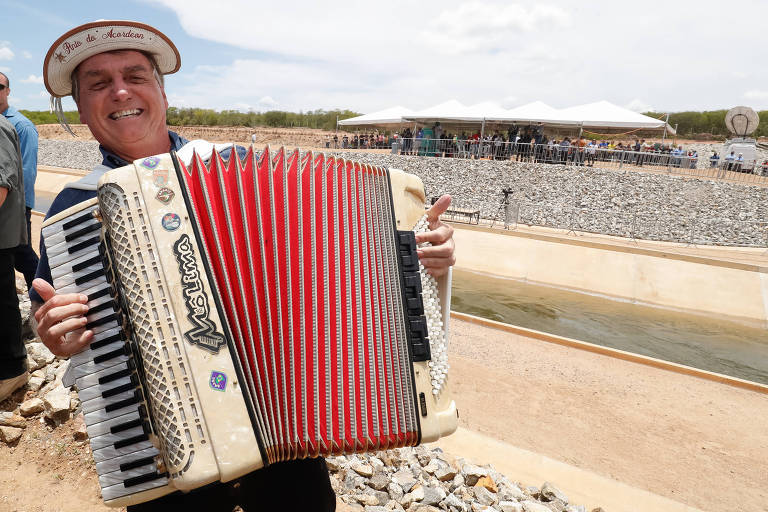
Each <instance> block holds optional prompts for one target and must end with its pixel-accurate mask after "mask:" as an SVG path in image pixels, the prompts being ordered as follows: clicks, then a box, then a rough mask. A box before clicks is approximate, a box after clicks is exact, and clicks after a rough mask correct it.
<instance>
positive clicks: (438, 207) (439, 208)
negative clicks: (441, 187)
mask: <svg viewBox="0 0 768 512" xmlns="http://www.w3.org/2000/svg"><path fill="white" fill-rule="evenodd" d="M449 206H451V196H449V195H447V194H446V195H442V196H440V199H438V200H437V201H436V202H435V204H433V205H432V206H431V207H430V208H429V210H427V212H426V213H427V220H429V221H430V222H432V221H435V220H437V219H439V218H440V216H441V215H442V214H444V213H445V212H446V210H448V207H449Z"/></svg>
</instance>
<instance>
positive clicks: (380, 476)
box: [368, 472, 389, 491]
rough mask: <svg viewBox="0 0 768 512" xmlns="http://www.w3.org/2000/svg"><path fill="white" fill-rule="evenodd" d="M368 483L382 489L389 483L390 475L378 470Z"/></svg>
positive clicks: (378, 489)
mask: <svg viewBox="0 0 768 512" xmlns="http://www.w3.org/2000/svg"><path fill="white" fill-rule="evenodd" d="M368 485H369V486H371V487H372V488H374V489H376V490H377V491H382V490H384V489H386V488H387V486H388V485H389V477H388V476H387V475H386V474H385V473H384V472H377V473H375V474H374V475H373V476H372V477H371V478H370V480H368Z"/></svg>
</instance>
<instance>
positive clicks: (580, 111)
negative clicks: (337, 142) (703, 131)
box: [339, 99, 674, 134]
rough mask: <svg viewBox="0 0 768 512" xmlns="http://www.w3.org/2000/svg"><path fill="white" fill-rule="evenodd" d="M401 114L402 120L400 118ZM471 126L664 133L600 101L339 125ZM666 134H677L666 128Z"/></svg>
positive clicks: (403, 112)
mask: <svg viewBox="0 0 768 512" xmlns="http://www.w3.org/2000/svg"><path fill="white" fill-rule="evenodd" d="M398 114H399V117H398ZM437 121H440V122H452V121H453V122H472V123H484V122H486V121H489V122H495V123H513V122H518V123H520V122H529V123H542V124H544V125H550V126H566V127H572V128H577V127H588V128H625V129H662V128H664V125H665V122H664V121H663V120H659V119H654V118H652V117H648V116H645V115H642V114H639V113H637V112H633V111H632V110H629V109H626V108H623V107H619V106H617V105H614V104H612V103H609V102H607V101H597V102H594V103H587V104H584V105H577V106H574V107H569V108H564V109H556V108H554V107H551V106H549V105H547V104H546V103H544V102H542V101H534V102H531V103H527V104H525V105H521V106H519V107H516V108H513V109H505V108H502V107H501V106H499V105H498V104H496V103H494V102H490V101H486V102H482V103H478V104H476V105H472V106H470V107H468V106H466V105H464V104H462V103H461V102H459V101H458V100H455V99H452V100H448V101H446V102H443V103H439V104H437V105H434V106H432V107H429V108H426V109H423V110H417V111H415V112H414V111H410V110H408V109H406V108H404V107H392V108H389V109H386V110H382V111H379V112H374V113H371V114H366V115H364V116H358V117H353V118H351V119H345V120H343V121H339V125H342V126H357V125H393V124H399V123H401V122H402V123H410V122H420V123H429V122H437ZM667 131H668V132H669V133H671V134H674V130H672V128H671V127H670V126H668V125H667Z"/></svg>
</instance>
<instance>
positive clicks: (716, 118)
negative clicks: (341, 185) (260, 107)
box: [21, 107, 768, 137]
mask: <svg viewBox="0 0 768 512" xmlns="http://www.w3.org/2000/svg"><path fill="white" fill-rule="evenodd" d="M21 112H22V113H23V114H24V115H25V116H27V117H28V118H29V119H30V120H31V121H32V122H33V123H35V124H51V123H58V120H57V119H56V116H55V115H54V114H52V113H50V112H48V111H31V110H22V111H21ZM726 112H727V110H710V111H706V112H676V113H674V114H670V115H669V125H670V126H672V127H673V128H674V126H675V125H677V133H678V136H683V137H687V136H691V137H693V136H701V135H706V134H709V135H712V136H713V137H727V136H728V135H729V134H728V130H727V129H726V128H725V113H726ZM65 114H66V117H67V121H68V122H69V123H71V124H78V123H79V122H80V116H79V115H78V113H77V112H76V111H71V112H65ZM358 115H360V114H358V113H356V112H352V111H351V110H309V111H307V112H285V111H282V110H270V111H268V112H247V113H243V112H238V111H237V110H222V111H221V112H217V111H215V110H210V109H203V108H176V107H171V108H169V109H168V114H167V117H168V124H169V125H171V126H251V127H256V126H271V127H275V128H296V127H305V128H321V129H323V130H334V129H335V128H336V120H337V118H338V120H339V121H341V120H342V119H348V118H350V117H355V116H358ZM645 115H647V116H650V117H654V118H656V119H664V116H665V114H660V113H658V112H646V113H645ZM758 115H759V116H760V125H759V126H758V128H757V132H755V134H754V136H756V137H768V110H761V111H759V112H758Z"/></svg>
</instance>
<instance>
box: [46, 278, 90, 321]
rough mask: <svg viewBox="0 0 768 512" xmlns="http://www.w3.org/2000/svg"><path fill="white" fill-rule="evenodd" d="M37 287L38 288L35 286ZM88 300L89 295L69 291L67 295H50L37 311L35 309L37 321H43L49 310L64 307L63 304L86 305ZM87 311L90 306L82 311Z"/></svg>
mask: <svg viewBox="0 0 768 512" xmlns="http://www.w3.org/2000/svg"><path fill="white" fill-rule="evenodd" d="M43 282H45V281H43ZM46 284H47V283H46ZM33 286H34V284H33ZM35 289H37V288H35ZM38 293H40V292H38ZM86 302H88V296H87V295H83V294H80V293H68V294H65V295H58V294H55V295H53V296H52V297H50V298H49V299H47V300H46V301H45V303H44V304H43V305H42V306H40V307H39V308H38V309H37V311H35V320H36V321H37V323H40V322H41V321H42V318H43V317H44V316H45V315H47V314H48V312H50V311H51V310H53V309H55V308H59V307H62V306H69V305H72V304H77V305H79V306H84V305H85V303H86ZM81 309H82V308H81ZM85 311H88V308H86V309H84V310H82V312H85ZM78 314H82V313H78ZM59 320H60V318H59Z"/></svg>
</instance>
